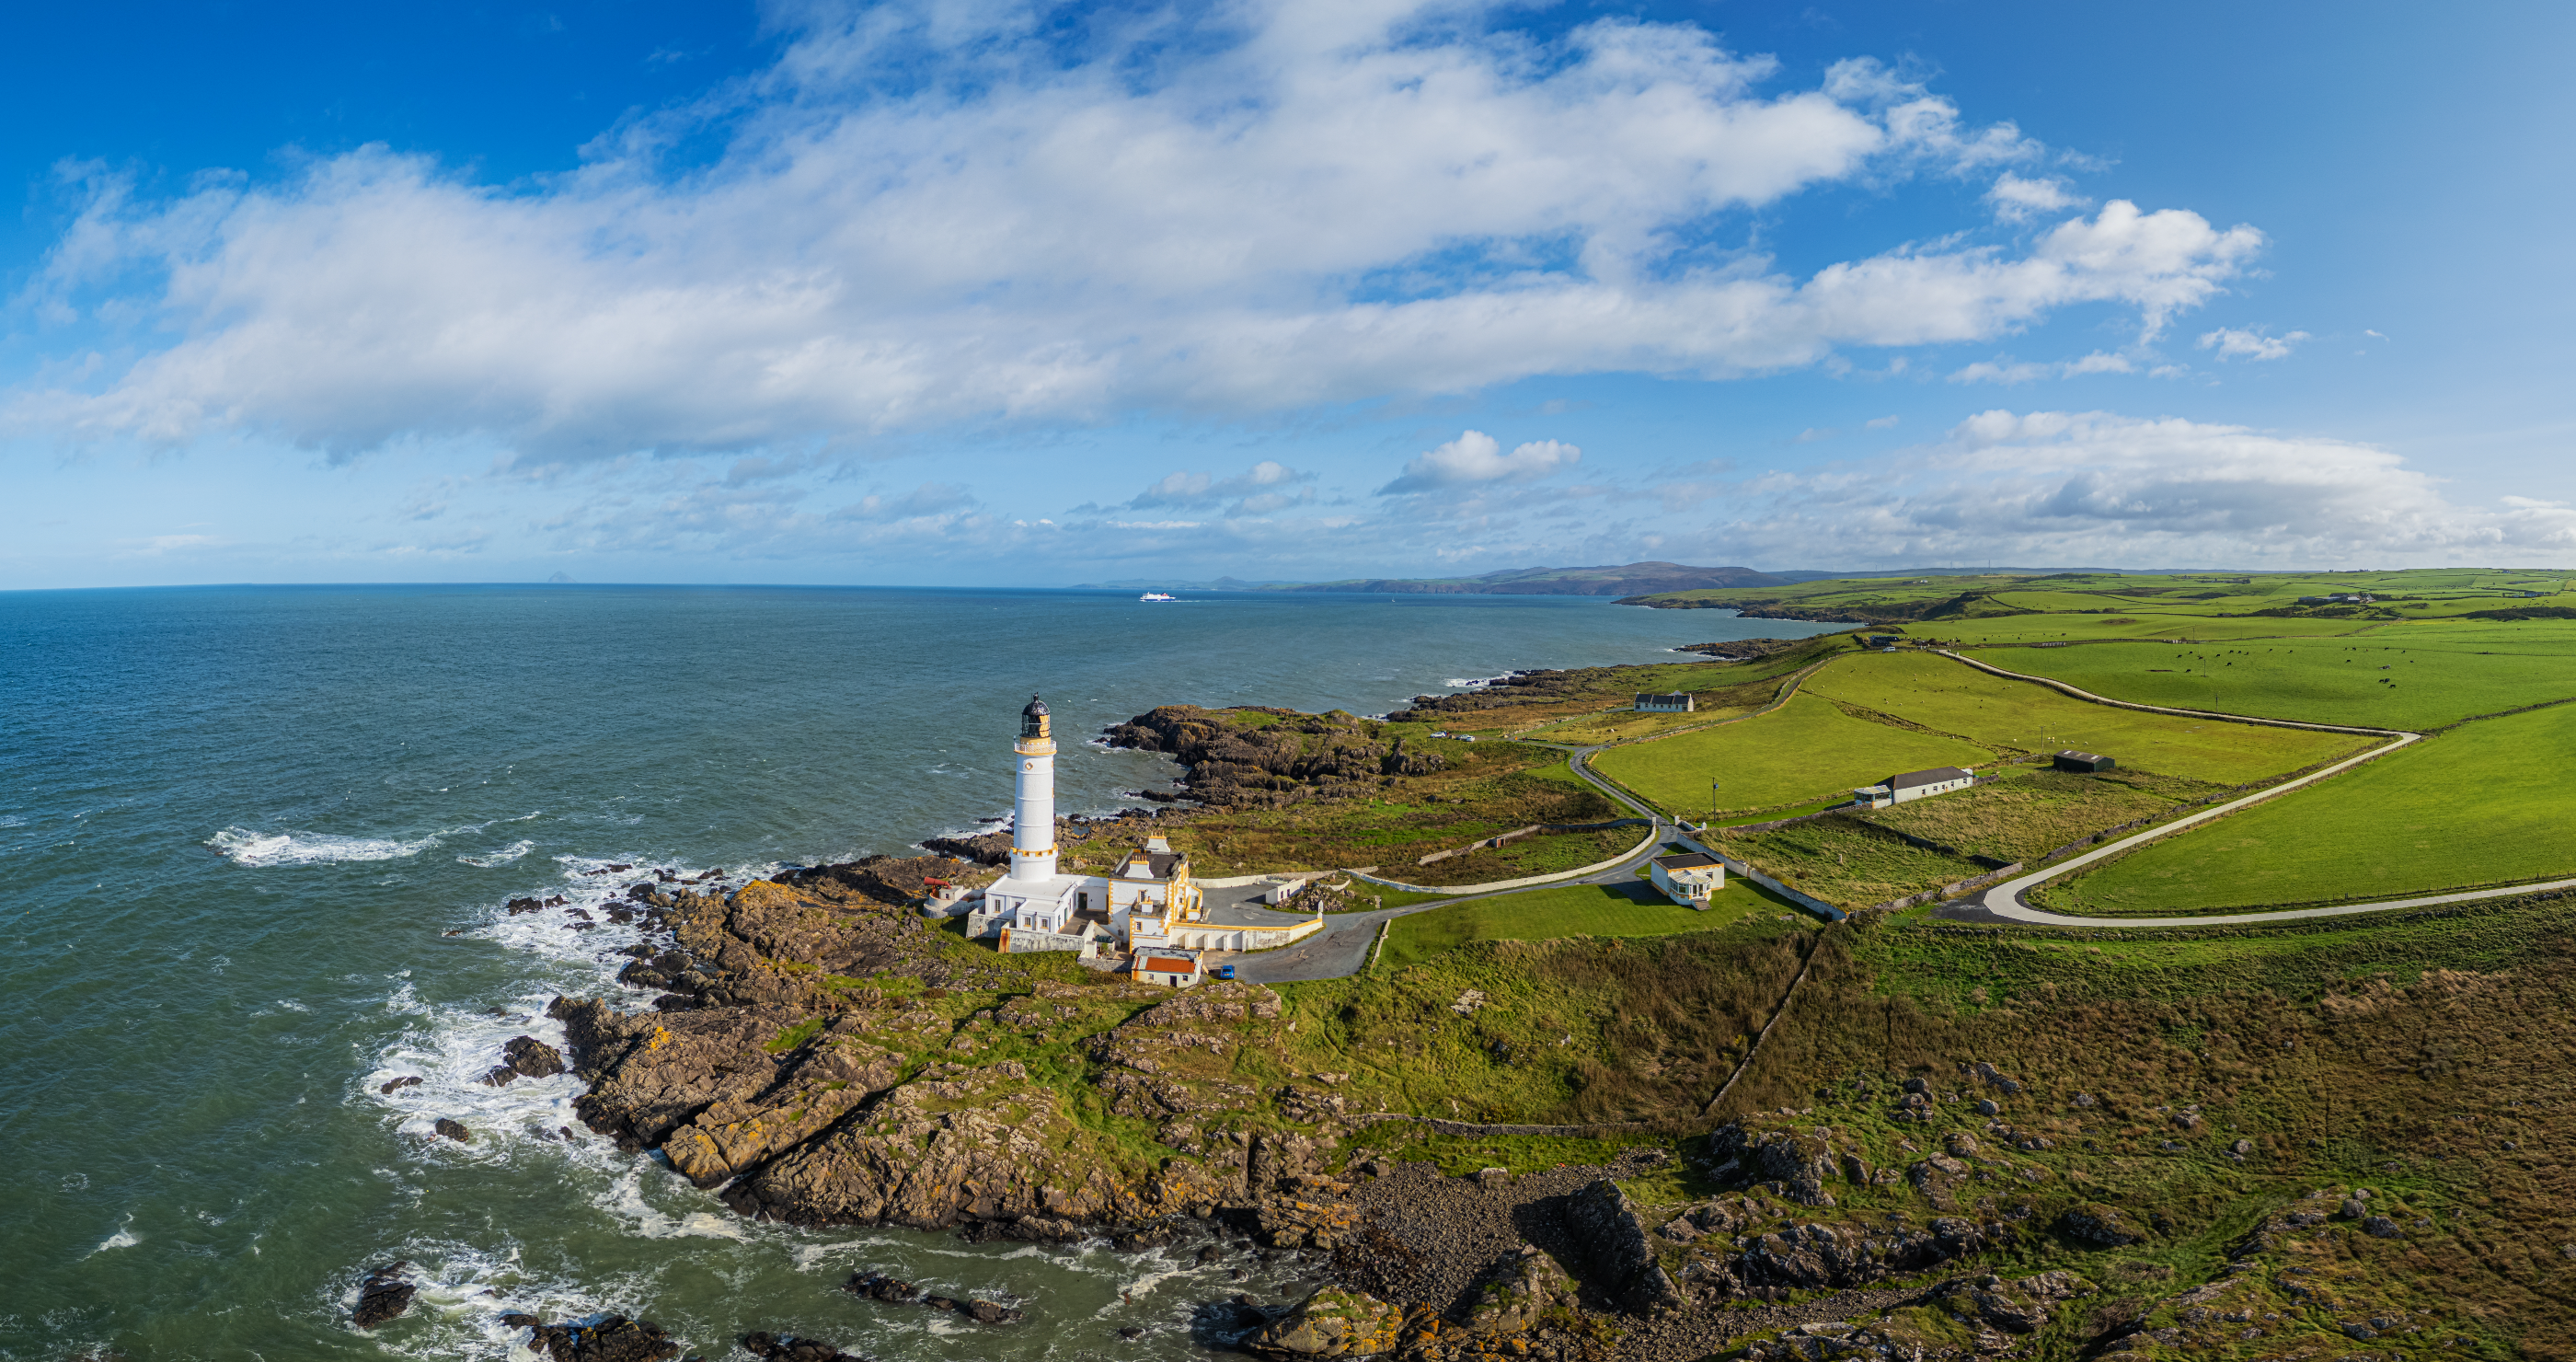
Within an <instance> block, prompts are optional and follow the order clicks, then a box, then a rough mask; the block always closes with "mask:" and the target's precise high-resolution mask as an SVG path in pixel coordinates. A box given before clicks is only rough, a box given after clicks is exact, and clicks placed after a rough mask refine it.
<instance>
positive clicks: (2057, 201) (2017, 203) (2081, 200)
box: [1986, 170, 2093, 222]
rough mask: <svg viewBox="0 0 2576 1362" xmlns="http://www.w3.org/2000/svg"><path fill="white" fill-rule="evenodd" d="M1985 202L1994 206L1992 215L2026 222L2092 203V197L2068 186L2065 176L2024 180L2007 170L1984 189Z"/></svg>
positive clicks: (2010, 220) (2007, 219) (2002, 218)
mask: <svg viewBox="0 0 2576 1362" xmlns="http://www.w3.org/2000/svg"><path fill="white" fill-rule="evenodd" d="M1986 202H1988V203H1990V204H1993V205H1994V207H1995V216H1996V217H1997V218H1999V219H2001V220H2003V221H2005V222H2028V221H2029V220H2031V219H2032V218H2035V217H2037V216H2039V215H2040V214H2042V213H2056V212H2062V211H2064V210H2066V209H2069V208H2080V207H2084V206H2086V205H2089V204H2091V203H2092V202H2093V201H2092V200H2091V199H2088V198H2085V197H2083V196H2082V195H2080V194H2077V193H2076V192H2075V191H2074V190H2072V189H2070V188H2068V187H2067V184H2066V182H2065V181H2064V180H2055V179H2049V180H2026V179H2023V178H2022V177H2021V176H2019V175H2015V174H2014V173H2012V172H2011V171H2009V170H2007V171H2005V172H2004V173H2003V174H2002V175H1999V176H1997V177H1996V178H1995V187H1994V188H1992V189H1989V190H1987V191H1986Z"/></svg>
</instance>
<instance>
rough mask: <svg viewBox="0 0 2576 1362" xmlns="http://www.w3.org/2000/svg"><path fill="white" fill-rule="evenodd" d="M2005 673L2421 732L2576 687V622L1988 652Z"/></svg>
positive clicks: (2446, 624)
mask: <svg viewBox="0 0 2576 1362" xmlns="http://www.w3.org/2000/svg"><path fill="white" fill-rule="evenodd" d="M1976 656H1977V657H1978V658H1979V659H1981V660H1983V661H1985V662H1988V663H1991V664H1993V665H1994V666H1997V667H2001V668H2003V669H2005V670H2007V671H2015V672H2025V673H2029V674H2032V675H2037V676H2052V677H2056V678H2058V679H2060V680H2063V681H2067V682H2071V683H2073V684H2074V685H2077V686H2081V687H2082V688H2084V689H2085V690H2089V691H2091V692H2093V693H2094V694H2096V695H2107V696H2111V697H2113V698H2115V699H2121V700H2134V701H2137V702H2139V703H2141V704H2151V705H2175V706H2182V707H2188V708H2195V709H2216V710H2224V711H2226V712H2229V713H2234V714H2255V715H2261V716H2264V717H2266V718H2275V719H2299V720H2305V721H2308V722H2312V723H2329V724H2368V725H2377V726H2382V727H2389V728H2413V729H2423V728H2432V727H2437V726H2439V725H2441V724H2446V723H2451V722H2454V721H2456V720H2460V719H2465V718H2467V717H2469V716H2471V715H2474V714H2493V713H2496V712H2498V711H2501V710H2507V709H2513V708H2517V707H2519V706H2522V705H2530V704H2537V703H2540V702H2542V701H2545V700H2558V699H2564V698H2566V697H2568V696H2571V695H2576V621H2562V620H2532V621H2527V622H2524V623H2519V624H2497V623H2491V622H2486V621H2439V620H2430V621H2426V622H2424V623H2421V624H2416V623H2401V624H2383V625H2380V626H2378V627H2377V628H2374V629H2372V630H2370V631H2369V632H2367V633H2364V634H2358V635H2354V636H2352V637H2349V638H2335V639H2261V640H2247V641H2245V642H2241V643H2226V644H2219V645H2215V646H2211V645H2196V644H2157V643H2101V644H2093V645H2090V646H2087V647H2082V648H1993V649H1985V650H1981V651H1979V652H1978V653H1977V654H1976Z"/></svg>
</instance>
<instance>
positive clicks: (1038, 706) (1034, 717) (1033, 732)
mask: <svg viewBox="0 0 2576 1362" xmlns="http://www.w3.org/2000/svg"><path fill="white" fill-rule="evenodd" d="M1020 736H1021V737H1022V738H1043V737H1045V736H1047V707H1046V701H1044V700H1041V699H1039V698H1038V697H1036V696H1034V695H1032V696H1030V697H1029V705H1028V708H1026V709H1023V710H1021V711H1020Z"/></svg>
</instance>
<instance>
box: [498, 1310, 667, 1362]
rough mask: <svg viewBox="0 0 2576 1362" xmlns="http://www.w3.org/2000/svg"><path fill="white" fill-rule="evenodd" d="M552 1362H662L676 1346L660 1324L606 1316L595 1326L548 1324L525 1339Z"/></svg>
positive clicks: (622, 1316)
mask: <svg viewBox="0 0 2576 1362" xmlns="http://www.w3.org/2000/svg"><path fill="white" fill-rule="evenodd" d="M528 1346H529V1347H530V1348H531V1349H534V1350H537V1351H542V1352H543V1353H545V1354H546V1356H548V1357H550V1358H553V1359H554V1362H663V1359H664V1358H670V1357H677V1356H679V1355H680V1345H679V1344H677V1343H674V1342H672V1341H671V1335H670V1334H669V1332H668V1331H666V1330H664V1329H663V1328H662V1327H661V1326H660V1325H657V1324H647V1323H645V1322H643V1321H641V1320H632V1319H628V1318H627V1317H626V1316H624V1315H609V1316H607V1317H605V1318H603V1319H601V1320H600V1321H599V1322H597V1323H595V1324H548V1325H541V1326H539V1327H538V1329H537V1332H536V1336H535V1337H534V1338H531V1339H529V1340H528Z"/></svg>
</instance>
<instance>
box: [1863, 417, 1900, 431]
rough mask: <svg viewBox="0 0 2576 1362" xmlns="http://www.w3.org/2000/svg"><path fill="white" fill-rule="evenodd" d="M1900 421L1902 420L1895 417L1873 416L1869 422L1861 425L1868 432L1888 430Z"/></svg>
mask: <svg viewBox="0 0 2576 1362" xmlns="http://www.w3.org/2000/svg"><path fill="white" fill-rule="evenodd" d="M1899 419H1900V418H1898V417H1894V416H1873V417H1871V418H1870V419H1868V420H1867V421H1864V422H1862V423H1861V425H1862V428H1864V429H1867V430H1886V429H1888V428H1890V427H1892V426H1894V425H1895V424H1896V423H1897V421H1898V420H1899Z"/></svg>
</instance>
